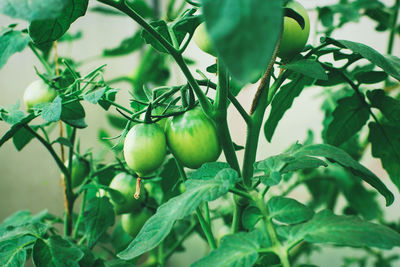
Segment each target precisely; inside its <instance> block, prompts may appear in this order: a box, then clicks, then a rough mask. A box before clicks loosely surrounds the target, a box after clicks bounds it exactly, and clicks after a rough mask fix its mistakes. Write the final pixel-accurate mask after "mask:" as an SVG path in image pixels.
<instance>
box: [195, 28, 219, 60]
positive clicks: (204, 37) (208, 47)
mask: <svg viewBox="0 0 400 267" xmlns="http://www.w3.org/2000/svg"><path fill="white" fill-rule="evenodd" d="M193 40H194V42H195V43H196V45H197V46H198V47H199V48H200V49H201V50H203V51H204V52H206V53H207V54H210V55H212V56H214V57H216V56H217V53H216V51H215V48H214V46H213V44H212V42H211V39H210V36H209V35H208V32H207V29H206V24H205V23H204V22H203V23H202V24H200V25H199V26H198V27H197V28H196V30H195V31H194V34H193Z"/></svg>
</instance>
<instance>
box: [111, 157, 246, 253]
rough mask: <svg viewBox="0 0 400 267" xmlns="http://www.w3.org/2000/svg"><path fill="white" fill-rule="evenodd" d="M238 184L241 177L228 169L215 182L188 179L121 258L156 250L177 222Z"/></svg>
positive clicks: (220, 173)
mask: <svg viewBox="0 0 400 267" xmlns="http://www.w3.org/2000/svg"><path fill="white" fill-rule="evenodd" d="M203 166H204V165H203ZM237 181H238V174H237V173H236V172H235V171H234V170H233V169H228V168H226V169H223V170H221V171H219V172H218V173H217V174H216V175H215V177H214V178H213V179H208V177H206V178H205V179H204V180H200V179H189V180H187V181H186V182H185V186H186V191H185V192H184V193H183V194H181V195H179V196H176V197H174V198H171V199H170V200H169V201H168V202H166V203H164V204H163V205H161V206H160V207H159V208H158V209H157V213H156V214H155V215H153V216H152V217H151V218H150V219H149V220H147V222H146V223H145V225H144V226H143V227H142V229H141V230H140V232H139V234H138V235H137V236H136V238H135V239H134V240H133V241H132V243H130V244H129V246H128V247H127V248H126V249H125V250H124V251H122V252H120V253H119V254H118V255H117V256H118V257H119V258H121V259H125V260H128V259H133V258H135V257H137V256H139V255H141V254H143V253H145V252H147V251H150V250H151V249H153V248H155V247H156V246H157V245H158V244H159V243H160V242H161V241H162V240H164V239H165V238H166V237H167V235H168V234H169V232H170V231H171V229H172V226H173V225H174V223H175V221H176V220H180V219H182V218H184V217H185V216H187V215H190V214H191V213H192V212H193V211H194V210H195V209H196V208H197V207H198V206H199V205H200V204H201V203H202V202H203V201H212V200H215V199H217V198H219V197H220V196H222V195H224V194H226V193H227V192H228V191H229V188H230V187H231V186H233V185H234V184H235V183H236V182H237Z"/></svg>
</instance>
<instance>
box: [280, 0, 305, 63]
mask: <svg viewBox="0 0 400 267" xmlns="http://www.w3.org/2000/svg"><path fill="white" fill-rule="evenodd" d="M286 7H288V8H291V9H293V10H294V11H296V12H297V13H299V14H300V15H301V16H302V17H303V19H304V22H305V26H304V29H302V28H301V27H300V25H299V23H298V22H297V21H296V20H294V19H292V18H289V17H284V21H283V33H282V39H281V44H280V46H279V50H278V57H280V58H282V59H289V58H291V57H293V56H294V55H296V54H297V53H300V52H301V50H302V49H303V48H304V46H305V45H306V43H307V40H308V36H309V34H310V18H309V17H308V14H307V10H306V9H305V8H304V7H303V6H302V5H301V4H300V3H298V2H296V1H292V2H290V3H289V4H288V5H287V6H286Z"/></svg>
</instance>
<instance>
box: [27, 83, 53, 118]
mask: <svg viewBox="0 0 400 267" xmlns="http://www.w3.org/2000/svg"><path fill="white" fill-rule="evenodd" d="M56 96H57V91H56V90H55V89H53V88H51V87H50V86H48V85H47V84H46V83H45V82H44V81H43V80H37V81H34V82H32V83H31V84H30V85H29V86H28V87H27V88H26V89H25V92H24V96H23V99H24V103H25V105H26V108H27V110H28V111H30V110H31V109H32V108H33V107H34V106H35V105H36V104H39V103H47V102H51V101H53V100H54V98H56Z"/></svg>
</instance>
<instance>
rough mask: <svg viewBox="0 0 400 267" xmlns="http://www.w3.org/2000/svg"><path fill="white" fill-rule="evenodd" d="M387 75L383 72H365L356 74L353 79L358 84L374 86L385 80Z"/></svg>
mask: <svg viewBox="0 0 400 267" xmlns="http://www.w3.org/2000/svg"><path fill="white" fill-rule="evenodd" d="M387 77H388V75H387V74H386V72H383V71H366V72H358V73H356V74H355V75H354V78H356V80H357V81H358V82H359V83H365V84H374V83H379V82H382V81H384V80H386V79H387Z"/></svg>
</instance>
